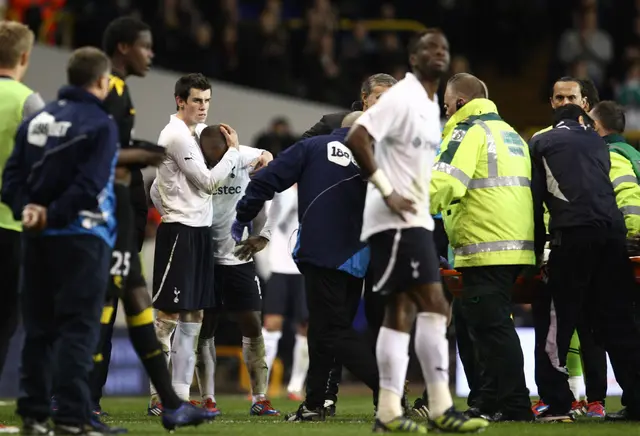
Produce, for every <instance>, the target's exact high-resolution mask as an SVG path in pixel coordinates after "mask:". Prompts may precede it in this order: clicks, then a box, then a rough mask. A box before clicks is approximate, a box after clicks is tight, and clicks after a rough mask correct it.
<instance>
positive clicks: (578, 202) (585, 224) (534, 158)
mask: <svg viewBox="0 0 640 436" xmlns="http://www.w3.org/2000/svg"><path fill="white" fill-rule="evenodd" d="M530 148H531V162H532V165H533V171H532V175H531V179H532V181H531V182H532V183H531V189H532V194H533V201H534V213H535V215H536V216H535V218H536V220H535V221H536V249H537V252H539V253H540V252H542V248H543V246H544V241H545V238H544V234H545V232H544V222H543V208H542V204H543V202H544V203H545V204H546V205H547V208H548V209H549V215H550V221H549V233H550V234H551V235H553V234H554V233H555V232H556V231H562V230H569V229H572V228H578V227H580V228H600V229H612V231H620V232H622V234H624V233H626V230H625V225H624V217H623V215H622V212H620V209H619V208H618V205H617V204H616V196H615V193H614V192H613V185H612V184H611V179H610V178H609V171H610V170H611V160H610V157H609V149H608V147H607V144H606V143H605V141H604V140H603V139H602V138H601V137H600V135H598V134H597V133H596V131H595V130H593V129H592V128H584V127H583V126H582V125H580V124H579V123H578V122H576V121H571V120H568V121H562V122H560V123H558V124H557V125H556V126H554V127H553V129H551V130H549V131H547V132H545V133H541V134H539V135H536V136H534V137H533V138H532V139H531V143H530Z"/></svg>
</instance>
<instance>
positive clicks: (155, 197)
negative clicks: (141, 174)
mask: <svg viewBox="0 0 640 436" xmlns="http://www.w3.org/2000/svg"><path fill="white" fill-rule="evenodd" d="M149 197H150V198H151V203H153V207H155V208H156V210H157V211H158V213H159V214H160V216H163V215H164V214H165V211H164V208H163V207H162V198H161V197H160V189H159V188H158V179H155V180H154V181H153V183H152V184H151V190H150V191H149Z"/></svg>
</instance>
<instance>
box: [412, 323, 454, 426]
mask: <svg viewBox="0 0 640 436" xmlns="http://www.w3.org/2000/svg"><path fill="white" fill-rule="evenodd" d="M446 334H447V317H446V316H444V315H441V314H439V313H432V312H422V313H419V314H418V317H417V319H416V339H415V347H416V355H417V356H418V360H419V361H420V366H421V367H422V375H423V377H424V381H425V383H426V385H427V393H428V394H429V412H430V418H431V419H435V418H438V417H440V416H442V415H443V414H444V412H446V411H447V410H448V409H449V408H451V407H452V406H453V399H452V398H451V392H450V391H449V342H448V341H447V336H446Z"/></svg>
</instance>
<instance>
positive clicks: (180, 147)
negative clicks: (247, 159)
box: [167, 135, 240, 194]
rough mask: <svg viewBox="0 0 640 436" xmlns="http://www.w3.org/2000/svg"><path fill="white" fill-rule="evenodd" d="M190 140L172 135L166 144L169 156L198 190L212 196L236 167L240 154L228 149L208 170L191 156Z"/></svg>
mask: <svg viewBox="0 0 640 436" xmlns="http://www.w3.org/2000/svg"><path fill="white" fill-rule="evenodd" d="M188 140H190V138H184V137H183V136H181V135H174V136H173V138H171V140H170V141H169V142H168V144H167V155H169V156H170V157H171V158H172V159H173V160H174V161H175V163H176V164H177V165H178V168H180V171H182V173H183V174H184V175H185V176H186V177H187V179H188V180H189V181H190V182H191V183H192V184H193V185H194V186H196V187H197V188H198V189H200V190H201V191H203V192H206V193H208V194H213V192H214V191H215V190H216V189H217V187H218V184H219V183H220V182H221V181H223V180H224V179H226V178H227V177H229V174H231V170H232V169H233V167H235V166H237V165H238V160H239V157H240V152H239V151H238V149H237V148H235V147H229V149H228V150H227V152H226V153H225V154H224V156H223V157H222V159H221V160H220V162H218V164H217V165H216V166H214V167H213V168H212V169H208V168H207V165H206V164H205V163H204V162H201V161H200V160H199V159H196V158H195V157H194V156H193V155H192V154H191V145H190V143H189V142H188Z"/></svg>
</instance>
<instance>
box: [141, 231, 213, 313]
mask: <svg viewBox="0 0 640 436" xmlns="http://www.w3.org/2000/svg"><path fill="white" fill-rule="evenodd" d="M213 253H214V242H213V235H212V234H211V228H210V227H189V226H185V225H184V224H179V223H161V224H160V226H158V232H157V234H156V249H155V256H154V262H153V307H154V308H156V309H158V310H161V311H163V312H167V313H177V312H180V311H195V310H202V309H211V308H215V307H216V306H217V304H216V295H215V289H214V283H213V278H214V272H213V270H214V265H213Z"/></svg>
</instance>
